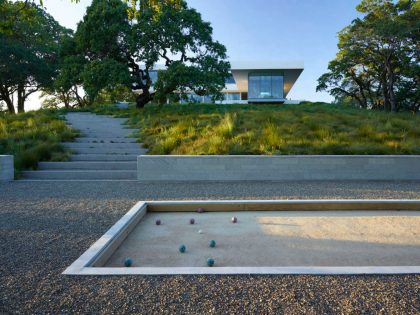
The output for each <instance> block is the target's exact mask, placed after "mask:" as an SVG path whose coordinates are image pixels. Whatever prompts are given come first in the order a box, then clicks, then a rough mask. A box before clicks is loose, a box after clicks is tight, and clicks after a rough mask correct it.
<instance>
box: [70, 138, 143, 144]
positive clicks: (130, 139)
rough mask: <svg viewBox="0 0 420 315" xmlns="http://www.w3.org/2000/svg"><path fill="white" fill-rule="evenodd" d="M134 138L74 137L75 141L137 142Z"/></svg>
mask: <svg viewBox="0 0 420 315" xmlns="http://www.w3.org/2000/svg"><path fill="white" fill-rule="evenodd" d="M136 140H137V139H136V138H122V137H121V138H105V137H97V138H87V137H83V138H76V139H74V141H75V142H78V143H137V142H136Z"/></svg>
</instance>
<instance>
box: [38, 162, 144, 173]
mask: <svg viewBox="0 0 420 315" xmlns="http://www.w3.org/2000/svg"><path fill="white" fill-rule="evenodd" d="M38 169H39V170H109V171H112V170H121V171H122V170H125V171H128V170H130V171H135V170H137V164H136V162H40V163H39V164H38Z"/></svg>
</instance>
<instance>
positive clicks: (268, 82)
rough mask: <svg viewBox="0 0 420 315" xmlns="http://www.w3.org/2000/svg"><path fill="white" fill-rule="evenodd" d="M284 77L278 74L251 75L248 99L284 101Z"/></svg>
mask: <svg viewBox="0 0 420 315" xmlns="http://www.w3.org/2000/svg"><path fill="white" fill-rule="evenodd" d="M283 96H284V93H283V76H282V75H280V74H277V73H250V74H249V77H248V99H283Z"/></svg>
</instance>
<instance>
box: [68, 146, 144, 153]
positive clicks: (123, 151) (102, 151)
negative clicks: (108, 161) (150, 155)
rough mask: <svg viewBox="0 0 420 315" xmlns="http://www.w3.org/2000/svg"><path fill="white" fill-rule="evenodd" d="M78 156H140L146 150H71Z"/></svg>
mask: <svg viewBox="0 0 420 315" xmlns="http://www.w3.org/2000/svg"><path fill="white" fill-rule="evenodd" d="M72 150H73V151H74V152H75V153H78V154H110V155H126V154H136V155H141V154H144V153H145V152H147V150H146V149H141V148H133V149H129V148H106V147H105V148H72Z"/></svg>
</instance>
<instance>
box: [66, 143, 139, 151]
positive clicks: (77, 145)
mask: <svg viewBox="0 0 420 315" xmlns="http://www.w3.org/2000/svg"><path fill="white" fill-rule="evenodd" d="M63 145H64V146H66V147H67V148H70V149H79V148H82V149H85V148H86V149H96V148H97V149H109V150H119V149H141V146H140V145H139V144H138V143H80V142H77V143H76V142H64V143H63Z"/></svg>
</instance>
